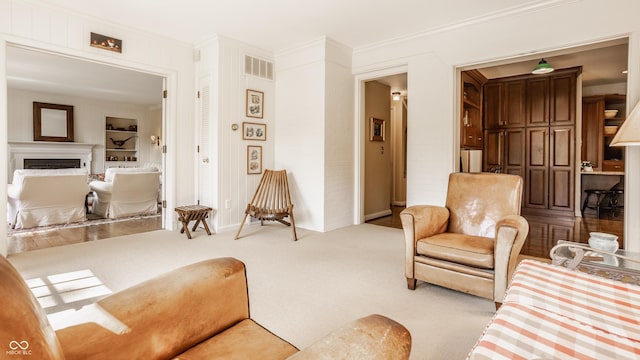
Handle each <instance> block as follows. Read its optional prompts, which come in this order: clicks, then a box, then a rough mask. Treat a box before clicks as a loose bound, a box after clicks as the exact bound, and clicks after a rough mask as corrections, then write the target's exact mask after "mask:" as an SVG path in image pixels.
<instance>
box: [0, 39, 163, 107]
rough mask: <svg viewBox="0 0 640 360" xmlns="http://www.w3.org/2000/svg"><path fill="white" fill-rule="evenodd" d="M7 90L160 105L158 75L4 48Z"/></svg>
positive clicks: (13, 47) (39, 52)
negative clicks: (5, 53)
mask: <svg viewBox="0 0 640 360" xmlns="http://www.w3.org/2000/svg"><path fill="white" fill-rule="evenodd" d="M7 87H9V88H13V89H21V90H28V91H35V92H44V93H51V94H62V95H68V96H78V97H83V98H90V99H103V100H106V101H113V102H121V103H131V104H140V105H149V106H152V105H158V104H159V103H161V102H162V78H161V77H159V76H154V75H150V74H145V73H141V72H136V71H131V70H127V69H122V68H118V67H114V66H107V65H104V64H98V63H94V62H91V61H83V60H78V59H74V58H71V57H66V56H60V55H55V54H50V53H45V52H41V51H34V50H29V49H24V48H19V47H15V46H8V47H7Z"/></svg>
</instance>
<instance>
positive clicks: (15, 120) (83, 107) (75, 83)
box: [4, 44, 173, 241]
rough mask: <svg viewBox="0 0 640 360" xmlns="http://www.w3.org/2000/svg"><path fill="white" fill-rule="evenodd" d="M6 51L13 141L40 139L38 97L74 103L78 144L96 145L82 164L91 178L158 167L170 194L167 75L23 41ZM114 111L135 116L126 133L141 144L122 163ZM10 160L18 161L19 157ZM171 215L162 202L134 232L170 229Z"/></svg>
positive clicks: (9, 132) (9, 173)
mask: <svg viewBox="0 0 640 360" xmlns="http://www.w3.org/2000/svg"><path fill="white" fill-rule="evenodd" d="M5 50H6V52H5V53H6V57H5V59H4V61H6V83H7V86H6V88H7V98H8V106H7V124H6V128H7V129H8V133H7V140H8V141H9V143H11V142H15V143H34V142H33V140H34V139H33V128H32V125H31V124H32V122H31V111H32V110H31V103H32V102H34V101H38V102H46V103H57V104H60V103H63V104H70V105H73V106H74V114H75V115H74V118H75V121H74V123H75V126H74V132H75V136H74V141H73V143H76V144H77V143H82V144H83V145H92V146H90V150H89V155H88V159H90V160H89V161H86V164H85V163H84V162H85V161H84V159H83V166H82V167H84V166H86V167H87V168H88V169H89V170H88V172H89V173H90V174H92V177H91V178H92V179H93V177H96V178H100V174H104V172H105V170H106V168H108V167H114V166H120V167H134V166H144V167H147V166H155V167H157V168H158V169H159V170H160V171H161V174H162V178H161V183H162V184H164V189H162V190H160V191H161V193H162V195H161V196H160V197H159V200H160V201H161V200H163V199H165V198H166V195H165V194H166V190H167V189H166V188H167V185H168V184H167V182H166V181H165V179H166V178H167V177H166V174H165V172H164V171H163V170H164V169H165V166H164V163H165V154H164V152H163V151H162V147H161V144H163V143H165V139H164V136H163V134H164V133H165V130H164V129H165V128H166V119H165V118H166V114H165V111H164V106H165V101H166V100H165V99H163V97H162V93H163V89H165V88H166V84H165V81H166V77H165V76H163V75H161V74H156V73H152V72H146V71H144V70H140V69H132V68H124V67H120V66H113V65H110V64H108V63H106V62H98V61H92V60H89V59H81V58H75V57H69V56H66V55H63V54H57V53H52V52H48V51H43V50H40V49H35V48H30V47H25V46H21V45H18V44H7V46H6V48H5ZM129 115H130V116H129ZM109 116H116V117H122V118H133V119H135V123H132V124H127V125H128V127H127V128H126V129H124V132H128V133H130V134H127V135H131V136H133V137H135V145H134V146H133V147H132V148H131V149H127V151H128V152H127V154H125V155H126V158H125V155H123V156H122V157H121V158H120V159H118V160H119V161H118V162H110V161H109V159H107V158H106V151H105V149H106V139H107V138H109V134H108V133H107V131H108V126H107V124H106V118H107V117H109ZM114 131H115V130H114ZM129 142H130V143H133V141H129ZM70 144H71V143H70ZM36 145H37V144H36ZM74 146H75V145H74ZM44 157H47V156H46V155H45V156H44ZM9 160H10V161H13V162H15V161H14V160H15V159H12V158H10V159H9ZM16 164H17V163H16ZM16 164H9V162H8V164H7V165H14V167H15V165H16ZM17 165H21V164H17ZM18 168H21V167H18ZM12 177H13V171H9V170H7V179H6V181H7V183H10V182H11V180H12ZM171 196H173V195H171ZM165 216H166V212H164V209H162V207H160V215H159V216H157V219H154V221H153V224H144V225H141V226H134V227H131V229H132V230H131V231H132V232H139V231H138V230H140V229H142V228H146V229H148V230H147V231H151V230H157V229H161V228H164V227H165V225H164V224H165V221H164V218H165ZM134 228H135V229H134ZM106 233H109V231H106ZM111 233H112V234H115V235H114V236H116V235H122V233H121V232H118V231H115V232H113V231H111ZM82 234H85V235H86V234H87V232H84V231H81V230H78V231H77V234H76V235H78V236H75V235H74V236H70V238H73V237H79V238H81V237H82V236H80V235H82ZM103 235H105V232H104V231H103V232H102V234H99V235H96V234H93V235H91V236H87V237H88V239H86V240H85V241H89V240H95V239H96V237H98V238H106V237H108V236H109V235H106V236H103Z"/></svg>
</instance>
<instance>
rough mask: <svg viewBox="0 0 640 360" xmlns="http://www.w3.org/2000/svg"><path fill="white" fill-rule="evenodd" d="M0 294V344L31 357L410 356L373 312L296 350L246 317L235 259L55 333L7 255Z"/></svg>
mask: <svg viewBox="0 0 640 360" xmlns="http://www.w3.org/2000/svg"><path fill="white" fill-rule="evenodd" d="M0 293H1V294H10V296H1V297H0V309H2V310H1V311H0V324H2V326H0V344H3V345H4V346H7V345H9V344H14V345H15V346H14V347H15V349H13V348H12V349H13V350H14V351H18V352H20V351H22V350H23V349H24V350H26V351H28V352H29V358H31V359H39V360H51V359H67V360H73V359H83V360H85V359H109V360H113V359H145V360H153V359H285V358H289V357H290V358H292V359H293V358H295V359H380V360H382V359H384V360H387V359H408V357H409V353H410V350H411V336H410V334H409V332H408V331H407V329H405V328H404V327H403V326H402V325H400V324H398V323H397V322H395V321H393V320H391V319H388V318H386V317H384V316H381V315H371V316H368V317H365V318H361V319H359V320H356V321H355V322H352V323H350V324H348V325H346V326H344V327H342V328H340V329H338V330H337V331H335V332H333V333H331V334H329V335H328V336H326V337H324V338H323V339H321V340H319V341H318V342H317V343H315V344H313V345H311V346H310V347H308V348H306V349H304V350H302V351H298V349H297V348H296V347H294V346H293V345H291V344H290V343H288V342H287V341H285V340H283V339H281V338H279V337H278V336H276V335H275V334H273V333H271V332H269V331H268V330H267V329H265V328H263V327H262V326H260V325H259V324H258V323H256V322H255V321H254V320H252V319H251V318H250V317H249V301H248V289H247V279H246V272H245V267H244V264H243V263H242V262H240V261H239V260H236V259H233V258H220V259H213V260H207V261H203V262H199V263H196V264H192V265H189V266H186V267H183V268H180V269H177V270H174V271H172V272H169V273H167V274H165V275H162V276H159V277H156V278H154V279H151V280H149V281H146V282H144V283H142V284H139V285H137V286H134V287H132V288H129V289H126V290H124V291H122V292H119V293H116V294H113V295H110V296H108V297H106V298H104V299H102V300H100V301H98V302H97V304H96V309H97V310H98V311H92V312H91V313H92V314H93V315H91V317H90V318H83V319H82V320H83V321H84V322H83V321H81V322H80V323H79V324H77V325H72V326H70V327H67V328H64V329H61V330H58V331H54V330H53V329H52V328H51V326H50V325H49V323H48V321H47V318H46V316H45V314H44V312H43V310H42V308H41V307H40V306H39V304H38V302H37V300H36V299H35V298H34V296H33V295H32V293H31V291H30V290H29V288H28V287H27V285H26V283H25V282H24V280H23V279H22V278H21V276H20V274H18V272H17V271H16V270H15V269H14V268H13V267H12V266H11V264H10V263H9V262H8V261H7V260H6V259H5V258H3V257H0ZM301 306H304V304H301ZM298 325H299V326H300V327H301V328H302V327H303V325H302V324H298ZM1 350H2V352H3V354H4V352H5V350H6V351H11V350H10V349H5V348H2V349H1ZM16 358H23V357H16ZM24 358H27V357H26V356H25V357H24Z"/></svg>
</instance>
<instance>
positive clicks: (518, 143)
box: [503, 128, 526, 179]
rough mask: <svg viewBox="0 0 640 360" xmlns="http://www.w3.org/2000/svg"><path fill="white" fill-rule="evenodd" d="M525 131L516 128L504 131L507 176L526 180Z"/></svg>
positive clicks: (504, 166) (504, 170) (504, 164)
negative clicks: (516, 176) (517, 176)
mask: <svg viewBox="0 0 640 360" xmlns="http://www.w3.org/2000/svg"><path fill="white" fill-rule="evenodd" d="M525 150H526V143H525V129H524V128H514V129H507V130H504V163H503V172H504V173H505V174H512V175H519V176H520V177H522V178H523V179H524V178H525V173H524V170H525V167H526V164H525Z"/></svg>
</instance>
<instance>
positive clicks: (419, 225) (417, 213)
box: [400, 205, 449, 278]
mask: <svg viewBox="0 0 640 360" xmlns="http://www.w3.org/2000/svg"><path fill="white" fill-rule="evenodd" d="M400 221H401V222H402V230H403V231H404V240H405V251H406V263H405V275H406V276H407V278H413V257H414V256H415V255H416V242H417V241H418V240H420V239H424V238H427V237H429V236H433V235H436V234H440V233H443V232H445V231H446V230H447V225H448V224H449V209H447V208H445V207H442V206H433V205H415V206H410V207H408V208H406V209H404V210H402V212H401V213H400Z"/></svg>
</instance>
